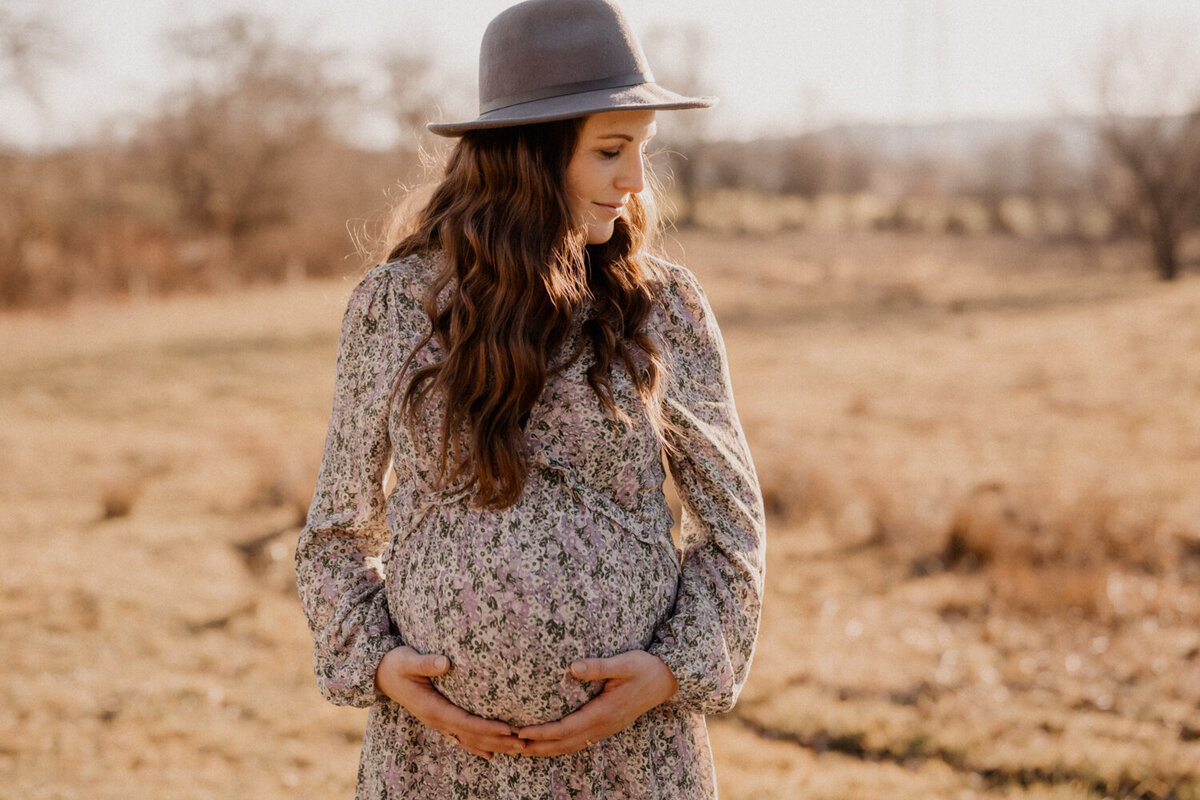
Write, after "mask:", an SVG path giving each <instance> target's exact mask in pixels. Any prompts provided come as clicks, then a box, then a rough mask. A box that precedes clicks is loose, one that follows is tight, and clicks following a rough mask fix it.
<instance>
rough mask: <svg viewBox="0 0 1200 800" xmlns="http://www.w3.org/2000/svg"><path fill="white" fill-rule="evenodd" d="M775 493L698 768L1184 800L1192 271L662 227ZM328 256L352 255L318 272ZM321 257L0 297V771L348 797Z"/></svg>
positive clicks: (1197, 712) (899, 793)
mask: <svg viewBox="0 0 1200 800" xmlns="http://www.w3.org/2000/svg"><path fill="white" fill-rule="evenodd" d="M671 249H672V251H673V252H675V253H677V254H678V253H681V252H683V253H685V254H686V255H684V256H683V257H684V260H685V261H686V263H687V264H688V265H689V266H691V267H692V268H693V269H694V270H695V271H696V272H697V274H698V275H699V276H700V277H701V280H702V281H703V282H704V284H705V285H706V287H707V288H708V290H709V293H710V295H711V297H712V299H713V303H714V306H715V308H716V309H717V312H718V316H719V317H720V319H721V321H722V327H723V330H724V332H725V336H726V340H727V345H728V348H729V354H730V361H731V368H732V372H733V378H734V385H735V389H736V392H737V396H738V401H739V408H740V411H741V415H742V419H743V423H744V425H745V427H746V431H747V435H748V436H749V438H750V442H751V446H752V448H753V450H754V453H755V457H756V460H757V463H758V467H759V472H760V475H761V478H762V482H763V487H764V492H765V495H766V499H767V503H768V510H769V512H770V515H771V516H770V523H771V524H770V546H769V558H768V570H769V572H768V597H767V605H766V608H765V612H764V619H763V628H762V637H761V640H760V649H759V652H758V655H757V656H756V661H755V666H754V671H753V675H752V677H751V680H750V682H749V684H748V685H747V688H746V690H745V693H744V694H743V697H742V700H741V702H740V704H739V706H738V708H737V709H736V710H735V711H734V712H732V713H731V714H728V715H726V716H724V717H722V718H717V719H713V720H712V721H711V729H712V735H713V743H714V749H715V752H716V757H717V760H718V771H719V776H720V780H721V793H722V796H723V797H726V798H733V799H734V800H738V799H739V798H744V799H745V800H751V799H752V798H753V799H754V800H758V799H759V798H803V799H804V800H809V799H810V798H814V799H824V798H828V799H829V800H834V798H839V799H840V798H864V799H867V800H874V799H875V798H879V799H880V800H883V798H887V799H888V800H893V799H894V798H927V797H928V798H933V797H936V798H1056V799H1057V798H1101V797H1113V798H1117V797H1128V798H1135V797H1136V798H1160V799H1163V798H1175V799H1176V800H1197V799H1198V798H1200V491H1198V490H1197V486H1198V485H1200V412H1198V411H1197V408H1198V399H1200V280H1197V279H1196V278H1195V277H1192V278H1190V279H1185V280H1183V281H1181V282H1178V283H1176V284H1173V285H1168V284H1161V283H1157V282H1155V281H1153V280H1152V279H1151V278H1150V277H1149V272H1148V270H1147V269H1145V264H1144V256H1143V255H1142V254H1141V253H1140V252H1139V251H1137V250H1136V249H1126V248H1125V247H1124V246H1110V245H1104V246H1100V245H1088V246H1084V245H1070V244H1054V245H1034V244H1031V243H1028V242H1021V241H1018V240H1012V239H991V238H983V237H964V238H952V237H933V238H926V237H922V236H915V235H909V236H901V235H889V234H882V233H879V234H855V235H853V236H845V237H842V236H837V235H835V234H832V233H808V234H806V233H786V234H777V235H770V236H766V235H763V236H757V237H754V236H745V235H742V236H735V235H732V234H730V235H717V234H701V233H688V234H680V235H679V236H678V241H676V242H674V243H673V244H672V245H671ZM348 271H349V272H353V269H352V268H348ZM353 283H354V278H353V277H348V278H346V279H344V280H341V281H329V282H321V283H315V282H310V283H300V284H295V285H290V286H284V287H276V288H261V289H251V290H247V291H243V292H239V293H237V294H225V295H216V296H211V295H210V296H197V297H177V298H173V299H167V300H158V301H146V302H142V303H133V304H121V303H104V304H85V305H79V306H74V307H71V308H69V309H66V310H63V311H59V312H54V313H38V314H33V313H21V314H8V315H4V316H0V340H2V341H3V342H4V343H5V344H4V347H3V348H0V420H3V424H2V426H0V548H2V551H0V552H3V556H4V557H3V559H2V560H0V663H2V664H3V671H2V677H0V797H13V798H28V799H29V800H37V799H39V798H88V800H91V799H92V798H96V799H97V800H101V799H108V798H112V799H114V800H115V799H116V798H121V799H122V800H139V799H140V798H155V800H168V799H173V798H256V799H264V800H269V799H270V798H283V797H289V798H292V797H301V798H308V797H313V798H316V797H321V798H330V797H349V796H350V795H351V793H352V785H353V778H354V772H355V760H356V756H357V749H358V739H359V735H360V731H361V727H362V723H363V712H361V711H356V710H349V709H338V708H334V707H332V706H328V705H326V704H325V703H324V702H323V701H322V700H321V699H320V697H319V696H318V694H317V692H316V689H315V685H314V683H313V681H312V678H311V675H310V667H309V640H308V634H307V631H306V628H305V625H304V622H303V619H302V617H301V614H300V610H299V606H298V603H297V600H296V597H295V591H294V587H293V585H292V573H291V555H292V550H293V548H294V543H295V534H296V532H297V530H298V526H299V524H300V521H301V518H302V515H303V513H304V509H305V507H306V505H307V499H308V498H307V494H308V492H309V491H310V490H311V485H312V480H313V478H314V476H315V472H316V466H317V462H318V460H319V457H320V450H321V445H322V440H323V436H324V428H325V421H326V415H327V413H328V408H329V402H330V392H331V389H332V381H333V354H334V349H335V345H336V334H337V328H338V322H339V319H340V315H341V311H342V307H343V304H344V302H345V297H346V295H347V294H348V292H349V290H350V288H351V286H352V285H353Z"/></svg>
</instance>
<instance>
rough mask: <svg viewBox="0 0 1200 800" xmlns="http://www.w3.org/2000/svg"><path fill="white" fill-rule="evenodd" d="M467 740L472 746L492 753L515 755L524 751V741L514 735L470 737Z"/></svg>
mask: <svg viewBox="0 0 1200 800" xmlns="http://www.w3.org/2000/svg"><path fill="white" fill-rule="evenodd" d="M467 741H468V743H469V744H470V745H471V746H472V747H476V748H478V749H480V750H487V751H489V752H492V753H506V754H508V755H511V756H515V755H521V754H522V753H524V752H525V742H524V741H523V740H521V739H518V738H517V737H516V736H484V737H479V738H476V737H472V738H471V739H469V740H467Z"/></svg>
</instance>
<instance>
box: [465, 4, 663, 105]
mask: <svg viewBox="0 0 1200 800" xmlns="http://www.w3.org/2000/svg"><path fill="white" fill-rule="evenodd" d="M653 81H654V76H653V74H652V73H651V71H650V65H649V64H648V63H647V62H646V57H645V55H643V53H642V48H641V46H640V45H639V44H638V42H637V38H636V37H635V36H634V35H633V31H632V30H631V29H630V27H629V24H628V22H626V20H625V16H624V15H623V14H622V13H621V10H620V8H618V7H617V6H616V5H615V4H614V3H612V2H610V0H527V2H524V3H520V4H518V5H515V6H513V7H512V8H509V9H507V10H506V11H504V12H502V13H501V14H500V15H499V16H497V17H496V18H495V19H493V20H492V22H491V24H490V25H488V27H487V30H486V31H485V32H484V34H483V43H482V45H481V47H480V52H479V108H480V113H487V112H489V111H495V110H497V109H500V108H504V107H506V106H510V105H515V104H517V103H524V102H529V101H531V100H540V99H544V98H548V97H554V96H557V95H565V94H570V93H573V92H579V91H587V90H589V89H599V88H612V87H616V86H623V85H633V84H639V83H653Z"/></svg>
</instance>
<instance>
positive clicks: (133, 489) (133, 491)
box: [100, 478, 142, 520]
mask: <svg viewBox="0 0 1200 800" xmlns="http://www.w3.org/2000/svg"><path fill="white" fill-rule="evenodd" d="M141 493H142V483H141V481H139V480H136V479H134V478H129V479H126V480H123V481H121V482H119V483H112V484H110V485H109V486H107V487H105V489H104V490H103V491H102V492H101V493H100V519H102V520H107V519H120V518H121V517H127V516H129V515H130V514H131V513H132V512H133V506H134V504H135V503H136V502H137V499H138V497H139V496H140V495H141Z"/></svg>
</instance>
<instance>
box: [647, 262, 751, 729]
mask: <svg viewBox="0 0 1200 800" xmlns="http://www.w3.org/2000/svg"><path fill="white" fill-rule="evenodd" d="M669 274H671V275H672V276H673V280H672V281H669V282H668V285H667V286H666V287H665V289H666V291H665V297H664V306H665V314H664V317H663V327H662V330H661V331H660V334H661V336H662V340H663V343H664V347H665V350H666V351H667V360H668V365H669V369H670V372H671V374H670V375H669V377H668V382H667V386H666V390H665V394H664V409H665V414H666V417H667V422H668V424H669V427H670V430H669V432H668V439H669V442H670V444H671V445H672V447H671V448H670V452H668V455H667V460H668V465H669V467H670V470H671V474H672V476H673V477H674V479H675V483H676V485H677V487H678V490H679V495H680V499H681V500H682V505H683V520H682V549H683V560H682V565H681V576H680V581H679V588H678V594H677V598H676V602H675V608H674V611H673V613H672V614H671V615H670V616H669V617H668V618H667V619H666V620H665V621H664V622H663V623H662V624H661V625H660V626H659V627H658V629H657V630H656V631H655V639H654V642H653V643H652V644H651V646H650V648H649V650H650V652H651V653H654V654H655V655H657V656H658V657H659V658H661V659H662V660H663V661H664V662H665V663H666V665H667V666H668V667H670V669H671V671H672V672H673V673H674V674H675V678H676V680H677V681H678V682H679V692H678V694H677V695H676V696H675V699H674V701H673V702H675V703H677V704H679V705H681V706H682V707H684V708H687V709H688V710H690V711H694V712H697V713H703V714H715V713H720V712H723V711H728V710H729V709H730V708H732V707H733V704H734V702H735V701H736V700H737V695H738V692H739V691H740V690H741V687H742V685H743V683H744V682H745V680H746V676H747V673H748V672H749V668H750V660H751V657H752V656H753V653H754V643H755V640H756V639H757V637H758V621H759V614H760V610H761V606H762V595H763V573H764V565H765V560H764V548H765V543H766V540H765V536H766V530H765V523H764V517H763V504H762V495H761V492H760V490H759V485H758V478H757V476H756V474H755V471H754V464H753V462H752V461H751V458H750V450H749V448H748V447H747V445H746V438H745V435H744V434H743V433H742V427H741V423H740V422H739V421H738V415H737V410H736V409H735V407H734V403H733V392H732V389H731V386H730V380H729V367H728V364H727V362H726V358H725V345H724V342H723V340H722V338H721V332H720V330H719V329H718V328H717V323H716V319H715V317H714V316H713V313H712V309H711V308H710V307H709V305H708V300H707V298H706V297H705V295H704V292H703V290H702V289H701V288H700V285H699V283H697V281H696V279H695V277H693V276H692V274H691V273H690V272H688V271H687V270H685V269H683V268H682V267H675V266H673V265H672V266H671V268H670V272H669Z"/></svg>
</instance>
